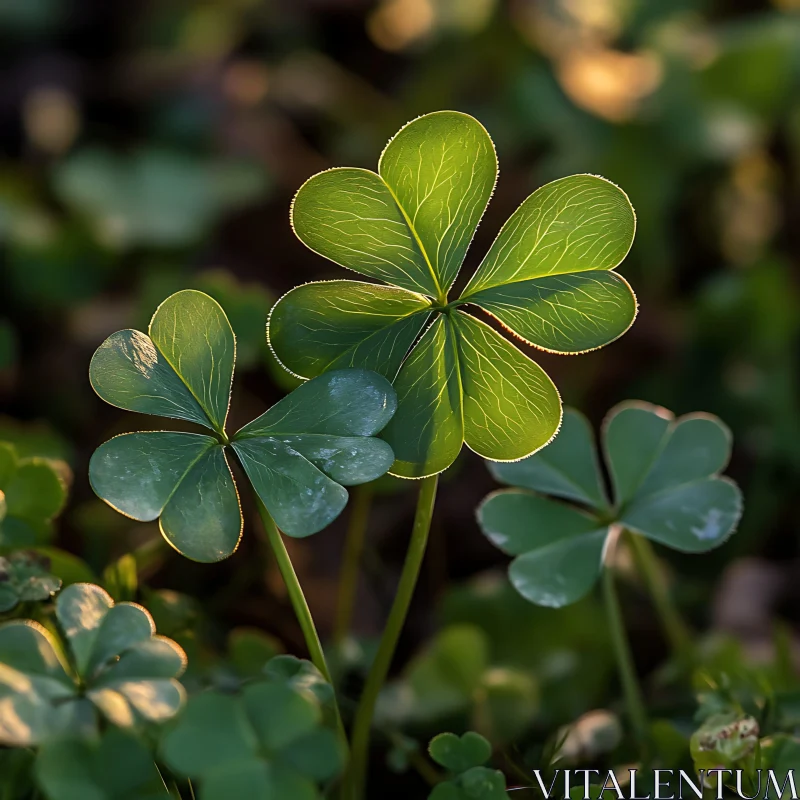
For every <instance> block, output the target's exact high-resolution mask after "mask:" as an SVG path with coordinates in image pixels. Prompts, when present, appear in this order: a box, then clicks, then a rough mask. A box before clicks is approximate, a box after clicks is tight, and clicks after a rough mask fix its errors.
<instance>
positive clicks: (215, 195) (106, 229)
mask: <svg viewBox="0 0 800 800" xmlns="http://www.w3.org/2000/svg"><path fill="white" fill-rule="evenodd" d="M54 184H55V189H56V192H57V193H58V195H59V196H60V197H61V198H62V199H63V200H64V202H65V203H67V204H68V205H69V206H72V207H73V208H75V209H76V210H77V211H78V212H79V213H81V214H82V215H85V216H86V217H87V218H88V220H89V221H90V222H91V224H92V225H93V226H94V227H95V229H96V230H95V233H96V235H97V236H98V238H99V239H100V240H102V241H107V242H109V243H111V244H114V245H116V246H119V247H132V246H135V245H149V246H155V247H178V246H183V245H187V244H191V243H192V242H193V241H194V240H196V239H197V238H198V236H200V234H201V233H202V232H203V230H204V228H206V227H208V225H210V224H211V223H212V222H213V221H214V220H215V219H216V218H218V217H219V216H220V215H221V214H222V213H223V212H224V211H226V210H228V209H229V208H233V207H236V206H237V205H240V204H242V203H244V202H247V201H248V200H252V199H253V198H254V197H256V196H258V195H259V194H261V193H263V190H264V188H265V182H264V176H263V174H262V173H261V172H259V170H258V169H257V168H254V166H253V165H252V164H246V163H237V162H235V161H221V162H219V163H209V162H203V161H200V160H198V159H196V158H192V157H190V156H186V155H182V154H179V153H173V152H168V151H164V150H160V149H143V150H140V151H138V152H135V153H133V154H132V155H130V156H127V157H125V156H118V155H115V154H114V153H112V152H109V151H108V150H105V149H100V148H92V149H87V150H83V151H79V152H78V153H75V154H74V155H72V156H71V157H70V158H69V159H67V160H66V161H64V162H63V163H61V164H60V165H59V167H58V169H57V170H56V173H55V176H54Z"/></svg>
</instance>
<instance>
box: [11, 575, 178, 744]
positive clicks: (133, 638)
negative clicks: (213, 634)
mask: <svg viewBox="0 0 800 800" xmlns="http://www.w3.org/2000/svg"><path fill="white" fill-rule="evenodd" d="M55 605H56V620H57V622H58V626H59V628H60V630H61V633H62V635H63V639H64V642H60V641H58V640H57V639H56V638H55V637H54V636H53V634H52V633H51V632H50V631H48V630H46V629H45V628H44V627H42V626H41V625H39V624H38V623H36V622H33V621H32V620H23V621H14V622H8V623H5V624H4V625H2V626H0V708H1V709H2V712H1V713H0V744H6V745H11V746H14V747H29V746H31V745H36V744H39V743H41V742H43V741H45V740H46V739H49V738H54V737H56V736H58V735H60V734H65V733H70V734H90V733H92V732H95V731H96V730H97V712H98V711H99V712H100V713H101V714H102V715H103V716H104V717H105V718H106V719H108V720H109V721H110V722H111V723H113V724H114V725H117V726H119V727H126V728H130V727H134V726H136V725H138V724H140V723H143V722H155V723H158V722H163V721H165V720H167V719H169V718H170V717H172V716H173V715H174V714H175V713H176V712H177V711H178V710H179V709H180V707H181V705H182V703H183V700H184V691H183V687H182V686H181V685H180V683H178V681H177V680H175V678H176V677H177V676H178V675H180V674H181V673H182V672H183V669H184V666H185V663H186V656H185V655H184V653H183V650H181V648H180V647H178V645H177V644H175V642H173V641H171V640H170V639H166V638H164V637H162V636H156V635H155V625H154V624H153V619H152V617H151V616H150V614H149V613H148V612H147V611H146V610H145V609H144V608H142V607H141V606H139V605H136V604H135V603H117V604H116V605H114V601H113V600H112V599H111V596H110V595H109V594H108V593H107V592H106V591H105V590H104V589H101V588H100V587H99V586H94V585H92V584H86V583H76V584H73V585H72V586H68V587H67V588H66V589H64V590H63V591H62V592H61V594H59V596H58V598H57V599H56V604H55ZM64 643H65V645H66V650H65V649H64V646H63V644H64Z"/></svg>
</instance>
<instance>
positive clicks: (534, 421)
mask: <svg viewBox="0 0 800 800" xmlns="http://www.w3.org/2000/svg"><path fill="white" fill-rule="evenodd" d="M496 178H497V158H496V155H495V151H494V145H493V143H492V141H491V139H490V138H489V135H488V133H487V132H486V130H485V129H484V128H483V126H482V125H481V124H480V123H479V122H478V121H477V120H475V119H473V118H472V117H470V116H468V115H466V114H460V113H456V112H452V111H442V112H437V113H434V114H428V115H426V116H423V117H419V118H418V119H416V120H414V121H413V122H410V123H409V124H408V125H406V126H405V127H404V128H402V129H401V130H400V131H399V132H398V133H397V134H396V135H395V136H394V138H392V139H391V141H390V142H389V144H388V145H387V146H386V149H385V150H384V151H383V154H382V155H381V158H380V161H379V164H378V172H377V173H375V172H370V171H368V170H364V169H351V168H339V169H333V170H328V171H327V172H322V173H320V174H318V175H315V176H314V177H312V178H311V179H309V180H308V181H307V182H306V183H305V184H304V185H303V186H302V187H301V188H300V190H299V191H298V193H297V195H296V197H295V200H294V204H293V206H292V224H293V227H294V230H295V232H296V234H297V236H298V237H299V238H300V239H301V240H302V241H303V242H304V243H305V244H306V245H307V246H308V247H309V248H310V249H311V250H313V251H315V252H317V253H319V254H321V255H323V256H325V257H327V258H329V259H330V260H332V261H334V262H336V263H337V264H340V265H342V266H344V267H346V268H348V269H352V270H354V271H355V272H359V273H361V274H362V275H366V276H367V277H370V278H375V279H377V280H380V281H383V283H384V284H386V285H382V284H372V283H362V282H359V281H349V280H347V281H326V282H322V283H310V284H305V285H304V286H300V287H298V288H296V289H293V290H292V291H291V292H289V293H288V294H286V295H285V296H284V297H282V298H281V300H279V301H278V303H277V304H276V306H275V308H274V309H273V311H272V313H271V315H270V321H269V326H268V336H269V340H270V343H271V346H272V347H273V349H274V351H275V353H276V355H277V357H278V359H279V361H280V362H281V363H282V364H283V365H284V366H285V367H286V369H287V370H289V371H290V372H292V373H294V374H297V375H299V376H302V377H306V378H308V377H313V376H315V375H320V374H321V373H323V372H325V371H326V370H329V369H336V368H340V367H343V366H357V367H364V368H367V369H374V370H377V371H379V372H381V374H383V375H384V376H386V377H387V378H388V379H389V380H391V381H393V383H394V386H395V388H396V389H397V394H398V412H397V414H396V415H395V417H394V419H393V420H392V421H391V422H390V423H389V425H388V426H387V428H386V430H385V431H384V434H383V436H384V438H385V439H386V440H387V441H388V442H389V443H390V444H391V445H392V448H393V449H394V452H395V456H396V459H397V460H396V461H395V463H394V466H393V467H392V473H393V474H395V475H398V476H400V477H406V478H421V477H425V476H428V475H433V474H435V473H437V472H441V471H442V470H444V469H446V468H447V467H448V466H450V464H452V463H453V461H454V460H455V458H456V456H458V454H459V452H460V451H461V447H462V445H463V444H464V442H466V444H467V445H468V446H469V447H470V448H471V449H473V450H475V451H476V452H477V453H479V454H480V455H482V456H484V457H485V458H491V459H495V460H504V461H511V460H515V459H519V458H523V457H525V456H528V455H530V454H531V453H533V452H535V451H536V450H538V449H539V448H541V447H543V446H544V445H545V444H547V442H548V441H549V440H550V439H551V438H552V437H553V435H554V434H555V432H556V431H557V430H558V425H559V420H560V416H561V403H560V399H559V395H558V391H557V390H556V388H555V386H554V385H553V383H552V381H551V380H550V378H549V377H548V376H547V375H546V374H545V372H544V371H543V370H542V369H541V367H539V366H538V365H537V364H536V363H534V362H533V361H531V360H530V359H529V358H528V357H527V356H525V355H523V354H522V353H521V352H520V351H519V350H518V349H517V348H516V347H514V346H513V345H512V344H511V343H509V342H508V341H507V340H506V339H504V338H503V337H502V336H500V335H499V334H498V333H496V332H495V331H494V330H493V329H492V328H490V327H489V326H488V325H486V324H485V323H484V322H481V321H479V320H477V319H476V318H475V317H473V316H470V315H468V314H465V313H464V312H463V311H462V310H461V308H460V306H462V305H464V304H467V303H470V304H473V305H476V306H477V307H478V308H480V309H482V310H483V311H485V312H487V313H489V314H491V315H492V316H494V317H495V318H496V319H497V320H498V321H499V322H500V323H501V324H502V325H503V326H505V327H506V328H508V329H509V330H510V331H511V332H512V333H513V334H515V335H516V336H518V337H520V338H521V339H523V340H525V341H527V342H528V343H530V344H533V345H534V346H536V347H539V348H541V349H544V350H550V351H553V352H558V353H579V352H584V351H586V350H591V349H594V348H597V347H601V346H603V345H605V344H608V343H609V342H611V341H613V340H614V339H616V338H617V337H619V336H621V335H622V334H623V333H624V332H625V331H626V330H627V329H628V328H629V327H630V325H631V324H632V323H633V320H634V317H635V316H636V299H635V297H634V295H633V292H632V290H631V288H630V287H629V286H628V284H627V282H626V281H625V280H624V279H623V278H621V277H620V276H619V275H617V273H615V272H613V268H614V267H616V266H618V265H619V263H620V262H621V261H622V260H623V258H624V257H625V255H626V254H627V252H628V250H629V248H630V246H631V243H632V241H633V236H634V229H635V216H634V212H633V208H632V207H631V205H630V203H629V202H628V198H627V197H626V196H625V194H624V192H622V190H620V189H619V188H618V187H616V186H614V185H613V184H611V183H609V182H608V181H606V180H604V179H603V178H599V177H596V176H593V175H575V176H572V177H569V178H563V179H561V180H557V181H554V182H553V183H550V184H548V185H547V186H544V187H542V188H541V189H539V190H538V191H537V192H534V194H532V195H531V196H530V197H529V198H528V199H527V200H526V201H525V202H524V203H523V204H522V205H521V206H520V207H519V208H518V209H517V211H516V212H514V214H513V215H512V216H511V218H510V219H509V220H508V222H507V223H506V224H505V225H504V226H503V229H502V230H501V231H500V234H499V235H498V237H497V239H496V240H495V242H494V244H493V245H492V247H491V248H490V250H489V252H488V254H487V255H486V257H485V258H484V260H483V261H482V262H481V264H480V266H479V267H478V269H477V270H476V272H475V274H474V275H473V277H472V279H471V280H470V281H469V283H468V284H467V286H466V288H465V289H464V291H463V292H462V293H461V294H460V295H459V296H458V298H457V299H454V300H450V299H449V292H450V290H451V288H452V286H453V282H454V281H455V279H456V277H457V275H458V272H459V269H460V267H461V264H462V262H463V260H464V257H465V254H466V252H467V249H468V247H469V244H470V242H471V240H472V237H473V235H474V233H475V229H476V228H477V225H478V222H479V221H480V219H481V216H482V215H483V213H484V210H485V208H486V205H487V203H488V201H489V198H490V197H491V194H492V191H493V189H494V185H495V181H496Z"/></svg>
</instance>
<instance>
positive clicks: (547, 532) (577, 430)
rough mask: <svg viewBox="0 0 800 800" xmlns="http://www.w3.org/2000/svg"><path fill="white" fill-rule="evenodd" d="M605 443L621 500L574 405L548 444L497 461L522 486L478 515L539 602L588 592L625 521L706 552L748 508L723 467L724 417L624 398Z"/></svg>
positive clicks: (670, 543) (503, 476)
mask: <svg viewBox="0 0 800 800" xmlns="http://www.w3.org/2000/svg"><path fill="white" fill-rule="evenodd" d="M603 446H604V451H605V457H606V462H607V464H608V469H609V472H610V474H611V481H612V484H613V488H614V502H613V504H612V503H610V502H609V500H608V497H607V494H606V490H605V488H604V486H603V478H602V476H601V473H600V465H599V459H598V457H597V453H596V451H595V446H594V441H593V437H592V431H591V428H590V426H589V423H588V422H587V421H586V418H585V417H583V416H582V415H581V414H580V413H578V412H577V411H574V410H568V411H567V412H566V413H565V414H564V423H563V425H562V427H561V431H560V432H559V434H558V436H557V437H556V438H555V440H554V441H553V443H552V444H551V445H549V446H548V447H547V449H546V450H544V451H542V452H541V453H537V454H536V455H534V456H532V457H531V458H528V459H526V460H524V461H520V462H517V463H515V464H489V469H490V470H491V472H492V474H493V475H494V476H495V478H497V480H499V481H502V482H503V483H507V484H511V485H512V486H514V487H519V488H514V489H504V490H501V491H498V492H494V493H492V494H490V495H489V496H488V497H487V498H486V499H485V500H484V501H483V503H481V505H480V506H479V508H478V512H477V514H478V522H479V524H480V526H481V528H482V529H483V532H484V533H485V534H486V536H487V537H488V538H489V539H490V540H491V541H492V542H493V543H494V544H495V545H497V547H499V548H500V549H502V550H503V551H505V552H506V553H508V554H509V555H512V556H515V559H514V561H512V563H511V566H510V567H509V577H510V579H511V582H512V584H513V585H514V587H515V588H516V589H517V591H518V592H519V593H520V594H521V595H522V596H523V597H525V598H526V599H527V600H530V601H531V602H533V603H536V604H537V605H542V606H552V607H555V608H557V607H560V606H563V605H566V604H568V603H572V602H574V601H575V600H578V599H579V598H580V597H583V595H585V594H586V593H587V592H588V591H589V590H590V589H591V587H592V585H593V584H594V582H595V581H596V580H597V577H598V576H599V574H600V570H601V568H602V564H603V556H604V553H605V549H606V544H607V542H608V540H609V536H610V534H611V533H612V532H613V531H615V530H618V529H620V528H625V529H627V530H629V531H631V532H633V533H634V534H638V535H641V536H645V537H647V538H648V539H651V540H652V541H654V542H658V543H660V544H663V545H666V546H667V547H671V548H672V549H674V550H680V551H683V552H687V553H703V552H706V551H708V550H711V549H713V548H715V547H718V546H719V545H721V544H722V543H723V542H724V541H725V540H726V539H727V538H728V536H729V535H730V534H731V533H732V532H733V530H734V528H735V526H736V524H737V522H738V520H739V517H740V516H741V512H742V498H741V492H740V491H739V488H738V487H737V486H736V484H735V483H733V481H731V480H730V479H729V478H725V477H720V475H719V473H720V472H721V471H722V470H723V469H724V468H725V466H726V465H727V463H728V460H729V458H730V450H731V435H730V432H729V430H728V429H727V428H726V427H725V425H723V423H722V422H721V421H720V420H719V419H717V417H714V416H712V415H710V414H688V415H686V416H684V417H680V418H679V419H677V420H676V419H675V418H674V417H673V415H672V414H671V413H670V412H669V411H667V410H666V409H663V408H660V407H658V406H652V405H649V404H647V403H631V402H629V403H621V404H620V405H618V406H616V407H615V408H613V409H612V410H611V411H610V412H609V414H608V416H607V418H606V420H605V423H604V425H603ZM531 490H532V491H531ZM546 495H551V496H553V497H556V498H561V499H563V500H567V501H570V503H569V504H567V503H564V502H560V501H559V500H554V499H551V498H550V497H547V496H546ZM573 504H577V505H573Z"/></svg>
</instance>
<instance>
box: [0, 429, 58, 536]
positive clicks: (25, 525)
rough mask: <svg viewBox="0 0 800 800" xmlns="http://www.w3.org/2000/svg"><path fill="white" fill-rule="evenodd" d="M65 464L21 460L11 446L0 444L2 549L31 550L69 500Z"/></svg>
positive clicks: (0, 527) (35, 458)
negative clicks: (48, 524) (28, 548)
mask: <svg viewBox="0 0 800 800" xmlns="http://www.w3.org/2000/svg"><path fill="white" fill-rule="evenodd" d="M67 472H68V467H67V466H66V464H64V463H63V462H58V461H52V460H50V459H46V458H38V457H30V458H20V456H19V454H18V452H17V449H16V447H14V445H13V444H11V443H10V442H0V547H29V546H31V545H33V544H35V543H36V541H37V540H38V539H40V538H41V534H42V532H43V531H46V528H47V523H48V522H50V520H51V519H52V518H53V517H55V516H56V515H57V514H58V513H59V512H60V511H61V509H62V508H63V507H64V503H65V502H66V499H67V484H66V480H65V477H64V476H65V474H67Z"/></svg>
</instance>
